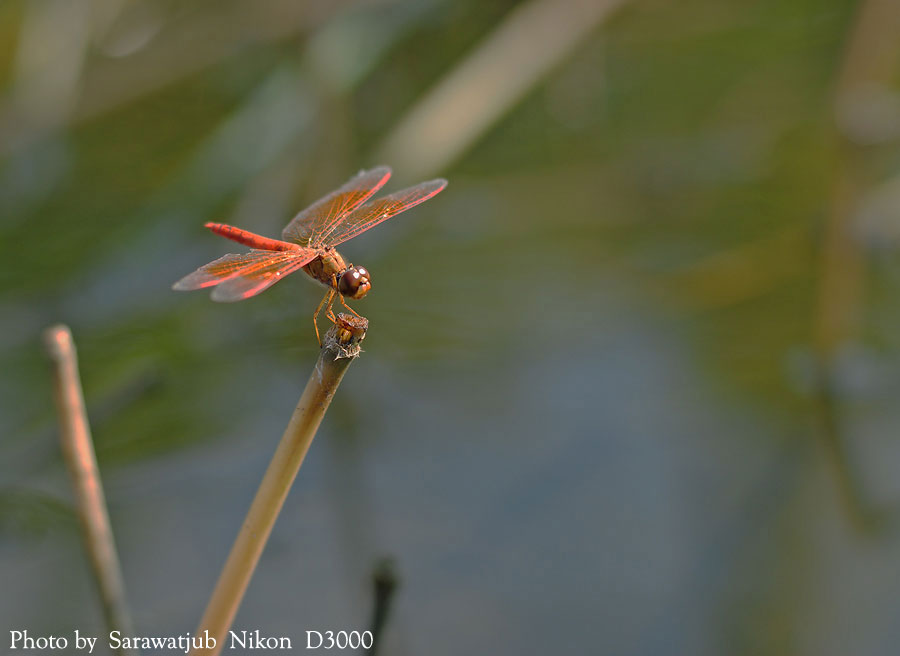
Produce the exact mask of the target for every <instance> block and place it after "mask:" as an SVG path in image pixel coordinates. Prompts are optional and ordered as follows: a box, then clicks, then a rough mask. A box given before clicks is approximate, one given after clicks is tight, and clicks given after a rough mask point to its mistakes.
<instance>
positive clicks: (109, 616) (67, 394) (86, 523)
mask: <svg viewBox="0 0 900 656" xmlns="http://www.w3.org/2000/svg"><path fill="white" fill-rule="evenodd" d="M44 347H45V349H46V351H47V354H48V355H49V356H50V360H51V362H52V364H53V391H54V396H55V399H56V408H57V412H58V413H59V429H60V440H61V442H62V452H63V458H64V459H65V461H66V466H67V467H68V469H69V474H70V476H71V478H72V488H73V489H74V491H75V502H76V511H77V513H78V518H79V520H80V522H81V532H82V536H83V537H84V548H85V551H86V552H87V555H88V558H89V559H90V561H91V567H92V570H93V573H94V580H95V581H96V582H97V587H98V589H99V591H100V601H101V603H102V605H103V614H104V616H105V618H106V624H107V628H108V629H109V631H120V632H121V633H122V634H123V635H133V634H134V631H133V629H132V624H131V614H130V613H129V611H128V604H127V602H126V599H125V584H124V581H123V578H122V568H121V566H120V564H119V556H118V553H117V551H116V544H115V540H114V539H113V532H112V528H111V526H110V523H109V513H108V511H107V508H106V498H105V497H104V495H103V485H102V483H101V481H100V471H99V469H98V468H97V457H96V455H95V454H94V443H93V439H92V437H91V428H90V424H89V423H88V417H87V411H86V409H85V405H84V394H83V393H82V390H81V379H80V377H79V374H78V355H77V353H76V350H75V342H74V341H73V339H72V333H71V331H70V330H69V328H68V326H65V325H62V324H59V325H55V326H51V327H50V328H47V329H46V330H45V331H44ZM118 653H119V654H123V655H125V654H128V655H135V654H137V653H138V652H137V651H135V650H131V649H120V650H119V651H118Z"/></svg>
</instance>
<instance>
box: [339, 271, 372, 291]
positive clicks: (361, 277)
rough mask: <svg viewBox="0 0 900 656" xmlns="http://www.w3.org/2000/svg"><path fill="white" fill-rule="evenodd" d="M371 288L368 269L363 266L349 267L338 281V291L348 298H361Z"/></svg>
mask: <svg viewBox="0 0 900 656" xmlns="http://www.w3.org/2000/svg"><path fill="white" fill-rule="evenodd" d="M371 288H372V283H371V282H369V271H368V270H367V269H365V268H363V267H350V268H349V269H347V270H346V271H344V273H342V274H341V279H340V280H339V281H338V291H339V292H340V293H341V294H343V295H344V296H347V297H348V298H362V297H363V296H365V295H366V294H368V293H369V290H370V289H371Z"/></svg>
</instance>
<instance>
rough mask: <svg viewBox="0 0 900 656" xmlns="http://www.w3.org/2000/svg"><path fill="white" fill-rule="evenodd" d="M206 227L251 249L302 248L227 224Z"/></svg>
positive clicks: (280, 249) (286, 249)
mask: <svg viewBox="0 0 900 656" xmlns="http://www.w3.org/2000/svg"><path fill="white" fill-rule="evenodd" d="M206 227H207V228H209V229H210V230H212V231H213V232H214V233H216V234H217V235H221V236H222V237H225V238H226V239H230V240H232V241H236V242H238V243H239V244H244V245H245V246H249V247H250V248H258V249H260V250H264V251H293V250H298V249H300V248H301V247H300V245H299V244H292V243H291V242H289V241H281V240H280V239H270V238H269V237H263V236H262V235H257V234H256V233H255V232H250V231H249V230H242V229H241V228H235V227H234V226H230V225H227V224H225V223H207V224H206Z"/></svg>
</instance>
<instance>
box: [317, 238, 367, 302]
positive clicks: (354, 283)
mask: <svg viewBox="0 0 900 656" xmlns="http://www.w3.org/2000/svg"><path fill="white" fill-rule="evenodd" d="M303 268H304V270H305V271H306V273H308V274H309V275H310V276H312V277H313V278H314V279H315V280H318V281H319V282H320V283H322V284H323V285H325V286H326V287H330V288H331V289H334V291H336V292H339V293H340V294H341V295H343V296H346V297H347V298H353V299H359V298H362V297H363V296H365V295H366V294H368V293H369V290H370V289H371V288H372V283H371V281H370V279H369V271H368V269H366V268H364V267H355V266H353V265H352V264H349V263H347V262H346V261H345V260H344V258H343V257H341V254H340V253H338V252H337V251H336V250H335V249H334V248H325V249H322V251H321V252H320V253H319V257H317V258H316V259H314V260H313V261H312V262H310V263H309V264H307V265H306V266H304V267H303Z"/></svg>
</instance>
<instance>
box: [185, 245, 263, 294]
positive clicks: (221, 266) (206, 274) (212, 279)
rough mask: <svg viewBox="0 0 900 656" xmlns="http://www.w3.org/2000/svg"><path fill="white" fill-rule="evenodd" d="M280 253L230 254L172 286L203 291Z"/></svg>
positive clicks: (254, 251) (260, 251) (253, 251)
mask: <svg viewBox="0 0 900 656" xmlns="http://www.w3.org/2000/svg"><path fill="white" fill-rule="evenodd" d="M279 254H280V252H273V251H264V250H252V251H250V252H249V253H229V254H228V255H225V256H223V257H220V258H219V259H218V260H215V261H214V262H210V263H209V264H204V265H203V266H202V267H200V268H199V269H197V270H196V271H194V272H193V273H191V274H188V275H186V276H185V277H184V278H182V279H181V280H179V281H178V282H176V283H175V284H174V285H172V289H176V290H178V291H189V290H191V289H203V288H204V287H212V286H213V285H218V284H219V283H220V282H224V281H226V280H228V279H229V278H231V277H233V276H236V275H238V274H239V273H240V272H241V271H243V270H244V269H246V268H248V267H251V266H254V265H257V264H260V263H263V262H266V261H268V260H270V259H272V258H273V257H274V256H276V255H279Z"/></svg>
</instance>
